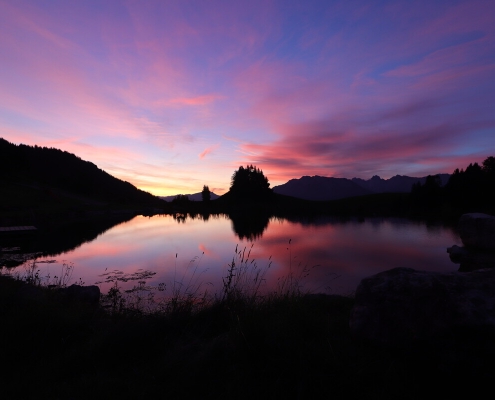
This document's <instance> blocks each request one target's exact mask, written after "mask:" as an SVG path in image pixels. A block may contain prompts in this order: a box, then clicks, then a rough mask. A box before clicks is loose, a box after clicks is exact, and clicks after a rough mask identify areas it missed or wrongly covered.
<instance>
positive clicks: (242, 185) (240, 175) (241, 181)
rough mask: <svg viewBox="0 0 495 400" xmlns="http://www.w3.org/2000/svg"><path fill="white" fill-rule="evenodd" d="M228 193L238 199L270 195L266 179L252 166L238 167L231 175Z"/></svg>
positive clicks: (259, 170) (261, 172) (260, 171)
mask: <svg viewBox="0 0 495 400" xmlns="http://www.w3.org/2000/svg"><path fill="white" fill-rule="evenodd" d="M230 192H231V193H232V194H233V195H234V196H235V197H238V198H249V199H252V198H262V197H266V196H268V195H269V194H270V193H271V189H270V183H269V182H268V178H267V177H266V176H265V175H264V174H263V171H262V170H261V169H259V168H256V167H255V166H253V165H248V166H246V168H244V167H243V166H240V167H239V169H238V170H237V171H235V172H234V174H233V175H232V182H231V185H230Z"/></svg>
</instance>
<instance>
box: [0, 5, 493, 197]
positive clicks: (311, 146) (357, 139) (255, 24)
mask: <svg viewBox="0 0 495 400" xmlns="http://www.w3.org/2000/svg"><path fill="white" fill-rule="evenodd" d="M0 137H3V138H4V139H6V140H8V141H10V142H13V143H16V144H19V143H24V144H29V145H38V146H46V147H55V148H59V149H62V150H65V151H68V152H70V153H74V154H76V155H77V156H79V157H80V158H82V159H84V160H88V161H91V162H93V163H94V164H96V165H97V166H98V167H99V168H101V169H103V170H105V171H107V172H108V173H110V174H112V175H114V176H116V177H118V178H120V179H123V180H126V181H128V182H131V183H132V184H134V185H135V186H137V187H138V188H140V189H143V190H146V191H149V192H151V193H153V194H155V195H159V196H167V195H175V194H178V193H183V194H184V193H196V192H200V191H201V190H202V188H203V185H208V186H209V188H210V190H212V191H213V192H215V193H217V194H223V193H225V192H226V191H228V189H229V186H230V180H231V176H232V174H233V172H234V171H235V170H236V169H237V168H238V167H239V166H240V165H244V166H245V165H248V164H254V165H255V166H257V167H258V168H261V169H262V170H263V172H264V174H265V175H266V176H267V177H268V179H269V181H270V183H271V186H272V187H273V186H275V185H279V184H283V183H285V182H287V181H288V180H289V179H293V178H299V177H301V176H304V175H309V176H313V175H320V176H333V177H339V178H353V177H358V178H363V179H369V178H371V177H372V176H374V175H379V176H380V177H382V178H385V179H388V178H390V177H392V176H394V175H397V174H399V175H409V176H425V175H428V174H436V173H445V172H447V173H451V172H452V171H453V170H454V169H455V168H465V167H466V166H467V165H468V164H469V163H471V162H478V163H481V162H482V161H483V160H484V159H485V158H486V157H488V156H493V155H495V1H493V0H468V1H462V0H461V1H456V0H447V1H441V0H436V1H431V0H426V1H420V0H405V1H369V0H367V1H359V0H355V1H354V0H352V1H349V0H348V1H333V0H324V1H313V0H304V1H298V0H281V1H271V0H263V1H257V0H249V1H235V0H227V1H217V0H198V1H187V0H177V1H169V0H157V1H153V0H150V1H145V0H140V1H124V0H121V1H116V0H115V1H114V0H106V1H101V0H96V1H92V0H84V1H83V0H79V1H72V0H60V1H58V0H32V1H30V0H12V1H10V0H0Z"/></svg>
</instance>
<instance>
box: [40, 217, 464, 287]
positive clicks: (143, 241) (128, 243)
mask: <svg viewBox="0 0 495 400" xmlns="http://www.w3.org/2000/svg"><path fill="white" fill-rule="evenodd" d="M232 227H233V226H232V222H231V221H230V220H229V219H228V218H226V217H217V218H210V219H209V220H208V221H203V220H201V219H195V220H192V219H187V220H186V221H185V222H183V223H178V222H177V221H176V220H174V219H173V218H172V217H171V216H168V215H161V216H153V217H143V216H137V217H135V218H133V219H132V220H130V221H128V222H125V223H122V224H120V225H117V226H114V227H113V228H111V229H109V230H108V231H106V232H105V233H104V234H102V235H100V236H99V237H97V238H96V239H95V240H93V241H92V242H89V243H84V244H82V245H81V246H80V247H78V248H76V249H75V250H72V251H69V252H66V253H62V254H60V255H58V256H55V257H53V256H52V257H43V258H40V259H38V260H39V261H48V260H56V262H53V263H40V264H39V266H40V268H41V270H42V271H41V273H42V275H43V274H46V273H50V274H51V275H52V276H53V275H57V274H58V273H60V270H61V266H62V264H63V263H64V262H66V263H72V264H73V265H74V271H73V275H72V282H74V281H76V280H79V278H81V279H82V281H84V282H85V284H86V285H89V284H94V283H96V282H99V281H101V280H102V278H101V275H102V274H104V273H108V272H110V271H120V272H122V273H124V274H132V273H134V272H136V271H138V270H141V271H143V270H146V271H151V272H153V273H155V274H154V275H153V276H152V277H150V278H148V279H147V280H146V283H147V284H149V285H153V286H157V285H158V284H159V283H165V284H166V287H167V290H170V288H171V285H172V284H173V282H174V280H175V282H182V283H183V284H184V285H186V284H188V283H192V284H196V285H201V288H202V289H208V291H209V292H215V291H218V290H220V289H221V288H222V277H224V276H225V275H226V273H227V269H228V264H229V263H230V262H231V261H232V259H233V258H234V259H235V257H236V253H235V250H236V247H237V249H238V250H243V249H244V248H246V249H247V250H246V251H248V250H249V249H251V255H250V259H254V260H255V261H254V263H256V264H257V265H258V267H259V268H261V269H263V268H267V267H268V265H270V267H269V268H268V271H267V273H266V276H265V278H266V282H265V284H264V286H263V287H264V289H265V290H275V289H276V288H277V285H278V284H279V282H280V278H283V277H285V276H287V275H288V274H289V273H290V272H292V274H293V275H294V276H296V277H297V276H301V275H302V274H304V272H303V269H304V268H306V269H307V270H309V275H308V276H307V277H305V278H304V279H302V281H301V284H303V288H304V289H307V290H310V291H313V292H325V293H330V294H352V293H353V292H354V291H355V289H356V287H357V285H358V284H359V282H360V281H361V279H363V278H364V277H367V276H370V275H373V274H376V273H378V272H381V271H384V270H387V269H390V268H394V267H409V268H414V269H417V270H428V271H445V272H446V271H455V270H456V269H457V266H456V265H455V264H453V263H452V262H451V261H450V259H449V257H448V254H447V253H446V248H447V247H449V246H452V245H454V244H458V245H460V244H461V243H460V239H459V237H458V235H457V234H456V233H455V232H454V231H453V230H452V229H449V228H445V227H440V226H433V227H429V226H426V225H425V224H424V223H418V222H411V221H408V220H402V219H366V220H365V221H363V222H358V221H347V222H338V221H332V220H330V219H326V220H324V219H321V220H317V221H314V222H313V223H311V224H309V223H305V224H304V223H299V222H289V221H287V220H277V219H270V221H269V223H268V226H267V227H266V229H265V230H264V232H263V234H262V235H261V237H258V238H257V239H256V240H253V241H249V240H247V239H240V238H239V237H238V236H237V235H236V234H235V232H234V231H233V229H232ZM241 236H242V235H241ZM251 246H252V248H251ZM236 261H238V259H236ZM270 263H271V264H270ZM133 284H136V282H134V283H132V282H127V285H130V287H132V285H133ZM109 285H110V284H100V287H101V289H102V291H103V292H106V291H107V290H108V288H109Z"/></svg>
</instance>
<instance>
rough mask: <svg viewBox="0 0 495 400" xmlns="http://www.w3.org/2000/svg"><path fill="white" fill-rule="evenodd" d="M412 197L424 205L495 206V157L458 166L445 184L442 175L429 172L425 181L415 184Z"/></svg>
mask: <svg viewBox="0 0 495 400" xmlns="http://www.w3.org/2000/svg"><path fill="white" fill-rule="evenodd" d="M411 198H412V200H413V201H414V202H416V203H417V204H418V205H419V206H420V207H423V208H425V207H426V208H433V209H434V208H438V207H441V206H442V207H445V206H448V207H453V208H456V209H460V210H463V211H465V212H472V211H485V212H493V211H494V210H495V157H488V158H486V159H485V160H484V161H483V163H482V164H481V165H479V164H478V163H474V164H473V163H471V164H469V165H468V166H467V167H466V169H465V170H464V169H460V170H459V169H458V168H457V169H456V170H455V171H454V172H453V174H452V175H451V176H450V179H449V181H448V182H447V184H446V185H445V186H444V187H442V186H441V183H440V179H439V177H438V175H435V176H432V175H430V176H428V177H427V179H426V182H425V183H424V184H423V185H421V184H420V183H419V182H418V183H417V184H414V185H413V187H412V190H411Z"/></svg>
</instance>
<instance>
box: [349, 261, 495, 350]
mask: <svg viewBox="0 0 495 400" xmlns="http://www.w3.org/2000/svg"><path fill="white" fill-rule="evenodd" d="M494 288H495V269H483V270H477V271H473V272H451V273H437V272H422V271H416V270H413V269H410V268H394V269H391V270H389V271H385V272H382V273H379V274H376V275H374V276H371V277H369V278H366V279H363V280H362V282H361V283H360V284H359V286H358V288H357V291H356V297H355V305H354V307H353V310H352V312H351V317H350V329H351V333H352V334H353V335H354V337H356V338H360V339H364V340H367V341H370V342H372V343H375V344H378V345H390V346H396V347H404V346H407V345H410V344H411V343H414V342H418V341H428V340H435V339H436V338H442V337H445V336H449V335H452V334H454V333H455V332H459V331H462V332H470V331H472V332H480V331H483V332H486V331H487V330H488V331H489V332H491V331H493V332H495V290H494Z"/></svg>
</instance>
